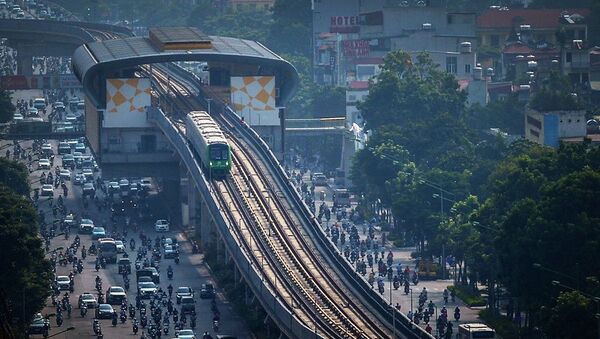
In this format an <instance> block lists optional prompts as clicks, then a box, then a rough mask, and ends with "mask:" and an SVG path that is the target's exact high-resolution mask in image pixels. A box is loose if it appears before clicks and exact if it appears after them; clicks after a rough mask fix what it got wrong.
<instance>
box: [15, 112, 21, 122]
mask: <svg viewBox="0 0 600 339" xmlns="http://www.w3.org/2000/svg"><path fill="white" fill-rule="evenodd" d="M13 120H14V121H22V120H23V116H22V115H21V114H19V113H15V114H13Z"/></svg>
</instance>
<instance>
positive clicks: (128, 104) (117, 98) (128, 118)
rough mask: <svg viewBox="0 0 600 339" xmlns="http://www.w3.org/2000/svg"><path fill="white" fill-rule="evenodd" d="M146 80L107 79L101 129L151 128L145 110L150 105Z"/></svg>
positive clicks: (148, 84)
mask: <svg viewBox="0 0 600 339" xmlns="http://www.w3.org/2000/svg"><path fill="white" fill-rule="evenodd" d="M150 90H151V85H150V79H148V78H131V79H107V80H106V110H105V112H104V119H103V122H102V126H103V127H108V128H110V127H115V128H127V127H151V125H150V124H149V123H148V121H147V120H146V108H147V107H148V106H150V105H151V103H150V100H151V93H150Z"/></svg>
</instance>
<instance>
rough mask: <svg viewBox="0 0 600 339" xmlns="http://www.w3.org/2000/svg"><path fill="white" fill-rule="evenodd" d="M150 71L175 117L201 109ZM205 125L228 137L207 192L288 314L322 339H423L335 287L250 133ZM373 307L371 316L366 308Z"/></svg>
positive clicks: (183, 85) (221, 117)
mask: <svg viewBox="0 0 600 339" xmlns="http://www.w3.org/2000/svg"><path fill="white" fill-rule="evenodd" d="M155 69H156V68H155ZM158 69H159V70H158V71H157V72H155V73H154V75H155V76H156V77H157V78H162V82H163V85H161V86H162V88H163V91H164V89H165V87H166V86H165V80H166V81H168V82H169V83H170V84H171V89H167V92H168V93H170V94H171V96H172V97H173V98H174V99H175V101H176V102H178V105H179V109H180V110H181V111H182V112H186V111H189V110H198V109H200V108H201V107H202V106H204V105H203V102H201V101H200V100H199V98H198V97H199V95H198V93H196V92H194V91H193V90H191V89H190V88H194V86H195V85H194V84H192V83H190V81H189V79H179V78H178V77H177V76H176V77H173V75H171V76H168V75H167V73H168V71H167V70H166V69H164V68H161V67H159V68H158ZM167 79H168V80H167ZM213 118H214V119H215V120H216V121H217V122H218V123H219V124H220V126H221V128H222V130H223V131H224V132H225V133H226V135H227V137H228V140H229V142H230V145H231V147H232V151H233V162H234V163H233V167H232V173H231V176H230V177H229V178H228V179H227V180H225V181H214V180H213V181H211V185H212V189H213V192H214V193H215V195H216V197H217V198H218V200H219V202H220V204H221V207H222V208H221V211H222V212H223V214H226V216H227V218H228V219H229V220H230V224H231V225H233V226H234V227H232V228H230V231H232V232H236V233H237V236H238V237H239V238H240V239H244V244H245V245H244V247H245V250H246V251H248V253H252V254H253V255H251V257H253V258H254V262H255V264H256V265H259V261H260V265H259V266H258V267H263V269H264V274H265V278H270V284H271V286H274V287H275V288H276V290H277V291H278V293H280V296H281V297H282V301H283V302H285V303H286V304H287V306H288V309H289V310H292V312H293V313H294V314H295V315H297V316H298V317H299V318H300V319H302V321H303V322H304V323H305V324H306V325H307V326H309V327H311V328H314V330H315V332H316V333H320V334H321V333H322V334H323V335H324V336H325V337H332V338H333V337H340V338H342V337H352V338H385V337H393V336H398V337H402V338H430V336H429V335H428V334H426V333H425V332H423V331H421V330H420V329H418V327H417V328H416V329H415V328H411V327H410V325H409V326H406V324H402V323H401V322H400V319H396V318H392V319H386V318H385V317H383V319H382V317H381V312H382V311H383V312H386V311H387V307H386V306H387V305H383V306H381V304H377V301H374V300H373V299H372V296H371V299H370V300H367V302H365V298H364V297H362V296H361V297H357V294H360V293H364V290H362V291H361V290H360V289H357V288H355V287H356V286H348V285H347V283H346V282H344V281H342V280H341V279H342V278H341V277H340V273H339V271H337V272H336V270H335V269H334V268H333V267H332V266H331V261H330V260H329V258H325V257H323V253H322V252H325V255H327V254H326V251H322V246H321V248H320V245H319V244H318V242H317V241H316V240H315V238H314V233H312V234H311V232H308V231H307V230H306V229H305V227H303V226H302V225H303V220H302V218H303V217H304V218H306V217H308V216H307V214H306V213H309V212H307V209H306V206H299V205H298V201H293V199H292V201H290V199H289V196H288V194H289V193H290V192H287V193H288V194H286V192H285V189H286V188H285V187H282V186H281V185H282V182H281V180H282V179H281V178H278V177H277V176H276V175H277V174H279V175H280V176H281V173H273V172H272V170H270V168H269V166H268V165H272V164H271V163H270V161H272V160H273V159H274V157H273V156H272V154H270V151H268V150H267V151H266V152H267V153H269V154H266V153H265V149H266V144H264V142H263V145H259V146H265V147H257V146H256V145H254V144H252V143H251V142H250V140H252V139H253V138H254V139H256V137H257V135H256V134H254V135H253V136H252V135H251V134H253V133H254V132H253V131H251V130H250V129H249V128H247V127H246V126H244V125H243V124H241V123H240V122H239V120H238V119H237V117H235V116H233V115H227V114H214V115H213ZM260 142H262V141H260ZM276 165H277V167H279V165H278V164H276ZM279 169H280V167H279ZM285 180H287V178H285ZM284 186H285V185H284ZM294 193H295V192H294ZM232 207H233V208H232ZM298 209H300V211H299V210H298ZM302 209H304V210H302ZM265 260H266V262H267V263H268V265H267V267H268V268H266V267H265ZM350 270H351V268H350ZM267 280H268V279H267ZM351 283H352V282H350V284H351ZM363 284H364V282H363ZM367 299H368V298H367ZM374 303H375V304H376V305H377V306H378V307H379V309H377V308H373V307H370V306H372V305H373V304H374ZM377 312H380V313H379V314H377ZM388 314H391V317H396V316H397V315H395V314H394V313H391V312H390V313H388ZM398 317H400V315H398Z"/></svg>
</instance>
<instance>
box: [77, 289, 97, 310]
mask: <svg viewBox="0 0 600 339" xmlns="http://www.w3.org/2000/svg"><path fill="white" fill-rule="evenodd" d="M83 305H85V307H87V308H96V307H98V301H97V300H96V297H95V296H94V295H93V294H91V293H88V292H84V293H82V294H81V295H80V296H79V308H81V306H83Z"/></svg>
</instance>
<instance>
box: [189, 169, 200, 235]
mask: <svg viewBox="0 0 600 339" xmlns="http://www.w3.org/2000/svg"><path fill="white" fill-rule="evenodd" d="M187 191H188V192H187V202H188V203H187V208H188V219H189V228H192V229H193V230H194V234H196V235H199V234H200V228H201V225H199V223H200V218H199V213H198V212H199V211H198V208H197V207H196V205H197V204H198V198H199V197H198V195H199V194H198V191H197V190H196V185H194V181H193V180H192V179H191V178H189V179H188V188H187Z"/></svg>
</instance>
